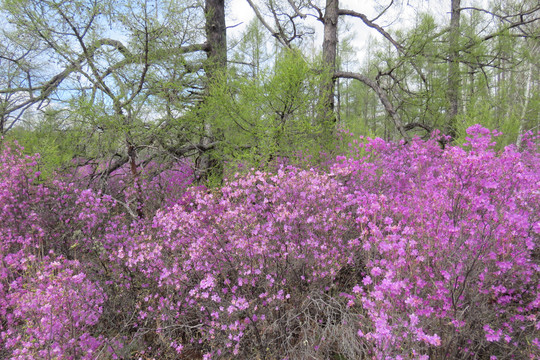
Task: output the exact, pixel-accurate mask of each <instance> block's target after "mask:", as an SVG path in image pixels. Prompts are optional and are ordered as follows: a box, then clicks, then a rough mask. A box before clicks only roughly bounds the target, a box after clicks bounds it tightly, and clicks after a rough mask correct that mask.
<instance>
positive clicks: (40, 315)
mask: <svg viewBox="0 0 540 360" xmlns="http://www.w3.org/2000/svg"><path fill="white" fill-rule="evenodd" d="M468 134H469V138H468V139H467V143H466V144H465V145H464V147H453V146H450V147H447V148H446V149H445V150H442V149H441V148H440V147H439V145H438V143H437V141H436V138H434V139H432V140H429V141H421V140H414V141H412V142H411V143H409V144H407V145H404V144H393V143H388V142H385V141H383V140H381V139H373V140H371V139H365V140H364V141H361V142H358V141H353V142H352V145H351V148H350V156H348V157H338V158H337V159H336V161H335V162H334V164H333V165H328V164H327V166H329V167H330V171H328V172H324V171H322V170H320V171H316V170H313V169H311V170H302V169H299V168H295V167H292V166H282V167H281V168H279V169H277V170H276V171H272V172H258V171H252V172H250V173H248V174H246V175H242V176H240V175H238V176H236V177H235V178H233V179H231V180H230V181H228V182H226V183H225V185H224V186H223V187H222V188H220V189H215V190H207V189H201V188H198V189H197V188H189V189H188V185H189V181H187V178H188V177H189V176H188V175H186V174H187V173H186V172H183V173H182V172H175V173H169V172H166V170H163V169H164V168H163V169H162V170H163V171H162V172H161V174H162V175H159V176H158V177H155V176H154V177H152V176H138V178H136V179H132V178H130V173H129V172H126V173H125V174H123V175H121V176H120V175H118V177H117V178H115V180H111V182H110V183H109V184H108V185H109V186H110V188H109V189H108V190H107V189H105V190H106V192H108V193H109V194H110V195H112V197H111V196H108V195H103V194H102V193H100V192H97V191H94V190H91V189H85V188H84V187H81V185H76V184H77V182H76V181H71V182H66V181H65V179H66V177H63V179H64V180H63V181H61V180H55V181H51V182H49V183H46V184H37V181H36V180H37V179H38V177H39V174H37V173H36V172H35V171H34V170H33V169H34V168H35V165H36V162H37V161H38V160H39V159H38V158H36V157H30V158H25V157H24V156H22V155H21V153H20V149H19V148H18V147H17V146H8V145H6V144H3V145H2V146H3V149H2V152H1V153H0V165H1V168H0V216H1V217H2V220H3V221H2V222H1V223H0V240H1V242H0V250H1V251H0V326H1V328H0V356H1V357H5V358H11V359H27V358H44V359H79V358H87V359H109V358H139V357H140V358H155V359H158V358H159V359H176V358H185V359H189V358H207V359H211V358H214V359H217V358H235V357H236V358H289V359H295V358H314V359H327V358H337V357H345V358H351V359H356V358H366V359H396V360H397V359H428V358H430V359H478V358H490V359H494V358H496V359H536V358H539V357H540V340H539V338H540V336H539V333H540V322H539V318H538V315H537V314H538V313H539V308H540V285H539V274H540V265H539V262H540V255H539V254H540V252H539V250H538V241H539V238H540V191H539V188H540V156H539V153H538V149H537V147H536V145H535V141H537V138H535V137H533V136H532V135H529V136H528V137H526V138H525V139H524V141H523V144H524V148H523V149H516V148H515V147H513V146H510V147H507V148H505V149H504V150H502V151H500V152H496V151H495V150H494V149H493V142H494V141H493V137H494V136H496V135H497V133H496V132H491V131H489V130H487V129H485V128H482V127H480V126H474V127H472V128H470V129H469V130H468ZM155 168H156V169H157V172H156V173H157V174H160V171H161V170H159V169H161V165H159V166H158V165H155ZM116 179H121V180H122V181H124V182H125V183H126V184H128V185H129V184H131V185H133V186H131V185H130V186H128V187H125V188H124V186H123V185H122V186H118V189H117V190H118V191H115V190H114V189H116V187H115V186H116V185H114V184H115V181H116ZM79 184H80V183H79ZM167 184H168V185H167ZM129 189H132V190H129ZM186 189H187V190H186ZM130 191H132V192H130ZM115 198H116V200H115ZM130 199H139V201H140V204H141V205H142V207H143V209H144V210H145V215H146V216H145V217H141V218H138V219H133V217H132V216H131V215H129V211H128V212H126V211H125V207H123V206H122V203H123V205H126V204H127V205H129V206H131V205H130V204H131V203H130V201H131V200H130Z"/></svg>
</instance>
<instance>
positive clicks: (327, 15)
mask: <svg viewBox="0 0 540 360" xmlns="http://www.w3.org/2000/svg"><path fill="white" fill-rule="evenodd" d="M338 17H339V0H326V8H325V10H324V16H323V24H324V38H323V53H322V55H323V63H324V66H325V73H326V76H325V78H324V81H323V84H322V86H321V93H320V96H321V109H320V111H321V112H322V116H321V120H322V122H324V123H325V122H329V121H330V122H332V121H335V120H336V117H335V114H334V107H335V103H334V92H335V84H336V79H335V77H333V74H334V72H335V71H336V70H337V69H336V57H337V47H338Z"/></svg>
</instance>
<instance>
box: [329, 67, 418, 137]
mask: <svg viewBox="0 0 540 360" xmlns="http://www.w3.org/2000/svg"><path fill="white" fill-rule="evenodd" d="M334 78H343V79H356V80H358V81H361V82H363V83H364V84H366V85H367V86H369V87H370V88H371V89H373V90H374V91H375V92H376V93H377V96H378V97H379V100H380V101H381V103H382V104H383V106H384V108H385V110H386V112H387V113H388V115H390V118H391V119H392V121H393V122H394V125H395V126H396V128H397V129H398V131H399V133H400V134H401V136H403V138H404V139H405V140H406V141H410V140H411V138H410V136H409V135H408V134H407V131H405V128H404V127H403V125H402V122H401V118H400V116H399V114H398V113H397V112H396V109H395V108H394V105H392V103H391V102H390V99H388V95H387V94H386V92H385V91H384V90H383V89H382V88H381V87H380V86H379V84H377V83H376V82H375V81H373V80H372V79H370V78H368V77H367V76H365V75H363V74H359V73H351V72H343V71H338V72H335V73H334Z"/></svg>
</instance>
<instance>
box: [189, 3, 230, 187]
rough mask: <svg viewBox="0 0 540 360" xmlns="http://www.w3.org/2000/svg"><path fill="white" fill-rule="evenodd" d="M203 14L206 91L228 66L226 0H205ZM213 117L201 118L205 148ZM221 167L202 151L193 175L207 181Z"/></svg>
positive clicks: (220, 170)
mask: <svg viewBox="0 0 540 360" xmlns="http://www.w3.org/2000/svg"><path fill="white" fill-rule="evenodd" d="M204 15H205V17H206V24H205V31H206V42H207V44H208V48H207V50H206V56H207V59H206V63H205V65H204V70H205V73H206V94H207V96H208V92H209V88H210V87H211V86H212V84H213V83H214V82H216V81H217V79H218V77H219V75H220V74H223V73H224V72H225V70H226V68H227V27H226V24H225V0H205V6H204ZM211 120H212V119H206V118H205V119H204V120H203V121H204V122H203V124H202V131H203V135H202V137H201V145H202V147H208V146H209V145H210V144H211V143H213V142H214V140H215V139H214V134H213V129H212V123H211ZM220 173H222V166H221V164H220V163H219V162H218V161H217V160H216V159H212V157H211V154H209V153H208V152H201V153H200V154H199V157H198V158H197V161H196V171H195V176H196V177H197V180H198V181H205V180H208V178H209V177H210V175H211V174H215V175H217V176H220V175H221V174H220Z"/></svg>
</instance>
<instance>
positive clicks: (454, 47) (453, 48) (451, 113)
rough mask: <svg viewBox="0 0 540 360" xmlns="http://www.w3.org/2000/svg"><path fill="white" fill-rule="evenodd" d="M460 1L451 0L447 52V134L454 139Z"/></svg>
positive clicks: (457, 111) (455, 128) (457, 105)
mask: <svg viewBox="0 0 540 360" xmlns="http://www.w3.org/2000/svg"><path fill="white" fill-rule="evenodd" d="M460 7H461V0H452V13H451V15H450V32H449V38H448V42H449V52H448V91H447V101H448V109H447V126H446V127H447V129H446V131H447V133H448V135H450V136H451V137H452V138H455V137H456V130H457V116H458V114H459V104H460V73H459V35H460V25H459V22H460V18H461V10H460Z"/></svg>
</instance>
